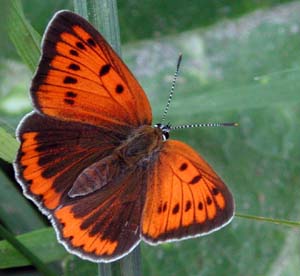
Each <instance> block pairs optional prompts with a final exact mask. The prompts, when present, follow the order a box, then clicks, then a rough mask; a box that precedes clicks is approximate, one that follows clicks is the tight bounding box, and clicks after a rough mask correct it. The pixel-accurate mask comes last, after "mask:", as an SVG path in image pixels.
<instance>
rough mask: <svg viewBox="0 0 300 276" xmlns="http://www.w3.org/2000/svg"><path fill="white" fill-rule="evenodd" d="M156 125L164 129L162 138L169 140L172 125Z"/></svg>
mask: <svg viewBox="0 0 300 276" xmlns="http://www.w3.org/2000/svg"><path fill="white" fill-rule="evenodd" d="M154 127H157V128H159V129H161V131H162V138H163V140H164V141H166V140H168V139H169V137H170V134H169V132H170V126H169V125H163V124H155V125H154Z"/></svg>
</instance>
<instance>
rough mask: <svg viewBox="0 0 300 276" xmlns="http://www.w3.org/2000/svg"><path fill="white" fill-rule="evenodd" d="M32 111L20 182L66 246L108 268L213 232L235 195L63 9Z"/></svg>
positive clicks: (48, 43) (36, 81)
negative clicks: (142, 246)
mask: <svg viewBox="0 0 300 276" xmlns="http://www.w3.org/2000/svg"><path fill="white" fill-rule="evenodd" d="M30 92H31V98H32V102H33V105H34V111H33V112H32V113H30V114H28V115H27V116H25V118H24V119H23V120H22V121H21V123H20V125H19V127H18V130H17V136H18V139H19V140H20V142H21V146H20V149H19V152H18V155H17V158H16V161H15V164H14V165H15V171H16V176H17V179H18V181H19V182H20V184H21V185H22V188H23V190H24V193H25V195H26V196H27V197H28V198H30V199H31V200H32V201H33V202H34V203H35V204H36V205H37V206H38V207H39V208H40V210H41V211H42V212H43V213H44V214H45V215H47V216H48V217H49V218H50V219H51V222H52V224H53V226H54V228H55V230H56V232H57V235H58V239H59V241H60V242H61V243H62V244H63V245H64V246H65V247H66V249H67V250H68V251H70V252H72V253H74V254H76V255H78V256H80V257H82V258H84V259H88V260H91V261H95V262H110V261H114V260H116V259H119V258H121V257H123V256H124V255H126V254H128V253H129V252H130V251H131V250H133V249H134V247H135V246H136V245H137V244H138V243H139V242H140V240H141V239H143V240H144V241H146V242H147V243H151V244H157V243H160V242H164V241H171V240H181V239H186V238H189V237H195V236H201V235H205V234H208V233H210V232H213V231H215V230H217V229H219V228H221V227H222V226H224V225H226V224H228V223H229V222H230V221H231V219H232V217H233V213H234V202H233V198H232V195H231V193H230V191H229V190H228V188H227V187H226V186H225V184H224V183H223V182H222V180H221V179H220V178H219V177H218V176H217V174H216V173H215V172H214V171H213V169H212V168H211V167H210V166H209V165H208V164H207V163H206V162H205V161H204V160H203V159H202V158H201V157H200V156H199V155H198V153H196V152H195V151H194V150H193V149H192V148H190V147H189V146H188V145H186V144H184V143H182V142H179V141H176V140H169V139H168V136H169V131H170V130H171V127H170V126H169V125H162V124H157V125H155V126H154V127H153V126H151V124H152V113H151V107H150V105H149V102H148V99H147V97H146V94H145V93H144V91H143V89H142V88H141V86H140V85H139V83H138V82H137V81H136V79H135V78H134V76H133V75H132V73H131V72H130V71H129V69H128V68H127V67H126V65H125V64H124V63H123V62H122V60H121V59H120V58H119V57H118V55H117V54H116V53H115V52H114V50H113V49H112V48H111V47H110V46H109V44H108V43H107V42H106V41H105V39H104V38H103V37H102V36H101V35H100V34H99V33H98V32H97V31H96V30H95V29H94V27H93V26H91V25H90V24H89V23H88V22H87V21H86V20H85V19H83V18H82V17H80V16H78V15H76V14H74V13H72V12H69V11H61V12H58V13H57V14H56V15H55V16H54V18H53V19H52V20H51V22H50V24H49V26H48V28H47V30H46V32H45V34H44V38H43V44H42V57H41V60H40V63H39V66H38V69H37V72H36V73H35V76H34V78H33V80H32V85H31V91H30Z"/></svg>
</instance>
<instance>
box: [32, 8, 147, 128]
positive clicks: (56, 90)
mask: <svg viewBox="0 0 300 276" xmlns="http://www.w3.org/2000/svg"><path fill="white" fill-rule="evenodd" d="M31 97H32V100H33V103H34V105H35V108H36V109H37V110H38V111H39V112H41V113H43V114H46V115H49V116H51V117H55V118H58V119H61V120H68V121H76V122H81V123H87V124H91V125H96V126H98V125H101V126H102V127H107V128H112V125H121V126H123V125H132V126H139V125H141V124H151V121H152V114H151V107H150V105H149V102H148V99H147V97H146V95H145V93H144V91H143V89H142V88H141V86H140V85H139V83H138V82H137V81H136V79H135V78H134V76H133V75H132V73H131V72H130V71H129V69H128V68H127V67H126V65H125V64H124V63H123V62H122V60H121V59H120V58H119V57H118V55H117V54H116V53H115V52H114V50H113V49H112V48H111V47H110V46H109V44H108V43H107V42H106V41H105V39H104V38H103V37H102V36H101V35H100V34H99V32H98V31H96V30H95V28H94V27H93V26H92V25H91V24H89V23H88V22H87V21H86V20H85V19H83V18H82V17H80V16H78V15H76V14H74V13H72V12H69V11H62V12H58V13H56V15H55V16H54V17H53V19H52V21H51V22H50V23H49V25H48V27H47V30H46V31H45V34H44V37H43V44H42V57H41V60H40V63H39V67H38V69H37V72H36V74H35V77H34V78H33V81H32V86H31Z"/></svg>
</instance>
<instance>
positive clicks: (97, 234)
mask: <svg viewBox="0 0 300 276" xmlns="http://www.w3.org/2000/svg"><path fill="white" fill-rule="evenodd" d="M137 174H138V175H139V177H136V175H137ZM145 184H146V173H145V170H144V169H143V168H137V169H136V170H134V171H133V170H132V171H131V172H128V173H126V174H123V175H118V176H116V177H115V179H114V181H113V182H112V183H111V184H110V185H107V186H105V187H103V188H102V189H101V190H97V191H96V192H94V193H91V194H88V195H86V196H83V197H76V198H74V199H71V200H69V201H68V202H66V203H63V204H62V206H60V207H59V208H57V209H56V210H55V212H54V214H53V219H54V225H55V227H56V229H58V231H57V233H58V235H59V239H60V240H61V241H62V243H63V244H64V245H65V246H66V248H67V249H68V250H69V251H71V252H73V253H74V254H76V255H78V256H80V257H82V258H84V259H89V260H92V261H97V262H99V261H102V262H106V261H109V262H111V261H113V260H116V259H119V258H121V257H122V256H124V255H126V254H128V253H129V252H130V251H131V250H132V249H133V248H134V247H135V246H136V245H137V244H138V243H139V242H140V220H141V213H142V206H143V204H144V194H145V187H146V186H145Z"/></svg>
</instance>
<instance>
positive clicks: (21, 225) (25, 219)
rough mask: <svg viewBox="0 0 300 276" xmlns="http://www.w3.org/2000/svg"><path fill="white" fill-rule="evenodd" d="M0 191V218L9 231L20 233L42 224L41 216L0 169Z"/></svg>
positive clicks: (39, 226)
mask: <svg viewBox="0 0 300 276" xmlns="http://www.w3.org/2000/svg"><path fill="white" fill-rule="evenodd" d="M0 191H1V192H0V220H1V221H2V222H3V223H4V224H5V225H6V226H7V227H8V228H9V229H11V231H13V232H14V233H15V234H20V233H23V232H26V231H32V230H34V229H37V228H41V227H43V226H44V223H43V220H42V217H41V216H40V215H39V214H38V211H37V210H36V208H34V207H33V206H32V205H31V203H30V202H29V200H28V199H26V198H25V197H24V196H23V195H22V194H21V193H20V189H19V190H18V189H17V188H16V186H15V184H14V183H12V181H11V180H10V179H9V178H8V177H7V176H6V175H5V174H4V173H3V172H2V171H1V170H0ZM12 202H13V204H12Z"/></svg>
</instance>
